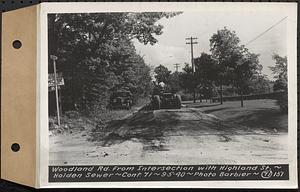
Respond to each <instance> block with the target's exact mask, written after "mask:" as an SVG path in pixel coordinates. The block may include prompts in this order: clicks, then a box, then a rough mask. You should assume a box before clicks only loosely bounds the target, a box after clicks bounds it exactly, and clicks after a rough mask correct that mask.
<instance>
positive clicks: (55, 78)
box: [50, 55, 60, 126]
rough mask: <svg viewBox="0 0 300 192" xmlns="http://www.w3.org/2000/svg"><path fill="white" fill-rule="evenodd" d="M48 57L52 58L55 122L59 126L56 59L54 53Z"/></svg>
mask: <svg viewBox="0 0 300 192" xmlns="http://www.w3.org/2000/svg"><path fill="white" fill-rule="evenodd" d="M50 59H52V60H53V70H54V81H55V99H56V111H57V124H58V125H59V126H60V114H59V103H58V102H59V101H58V84H57V74H56V60H57V57H56V56H55V55H50Z"/></svg>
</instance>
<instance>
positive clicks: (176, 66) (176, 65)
mask: <svg viewBox="0 0 300 192" xmlns="http://www.w3.org/2000/svg"><path fill="white" fill-rule="evenodd" d="M174 66H175V69H176V72H178V68H179V66H180V64H179V63H176V64H174Z"/></svg>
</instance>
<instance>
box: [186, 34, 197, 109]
mask: <svg viewBox="0 0 300 192" xmlns="http://www.w3.org/2000/svg"><path fill="white" fill-rule="evenodd" d="M185 40H187V41H188V42H186V44H188V45H191V63H192V72H193V77H195V65H194V49H193V46H194V45H195V44H198V42H196V40H197V37H189V38H185ZM193 97H194V103H196V91H195V87H194V93H193Z"/></svg>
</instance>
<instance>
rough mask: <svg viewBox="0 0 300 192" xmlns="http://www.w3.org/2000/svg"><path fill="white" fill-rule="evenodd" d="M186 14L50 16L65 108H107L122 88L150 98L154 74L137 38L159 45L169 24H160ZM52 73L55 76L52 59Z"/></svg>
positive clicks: (51, 42) (51, 43)
mask: <svg viewBox="0 0 300 192" xmlns="http://www.w3.org/2000/svg"><path fill="white" fill-rule="evenodd" d="M177 14H180V13H164V12H151V13H148V12H147V13H146V12H145V13H130V12H129V13H123V12H122V13H82V14H81V13H80V14H78V13H76V14H49V15H48V26H49V27H48V42H49V47H48V51H49V55H56V56H57V57H58V61H57V63H58V64H57V71H58V72H62V74H63V77H64V79H65V86H64V87H63V88H62V89H61V94H62V105H63V107H64V110H73V109H78V110H81V111H86V112H91V111H99V110H104V109H105V107H106V106H107V104H108V100H109V96H110V94H111V93H112V92H114V91H116V90H129V91H131V92H132V93H133V94H134V95H135V97H140V96H144V95H147V94H149V92H150V90H151V86H152V82H151V75H150V71H151V68H150V67H149V66H148V65H146V63H145V61H144V59H143V57H141V56H140V55H139V54H137V52H136V50H135V47H134V45H133V43H132V40H133V39H136V40H138V41H139V42H140V43H143V44H151V45H153V44H155V43H156V42H157V39H156V38H155V36H157V35H160V34H162V29H163V26H162V25H160V24H157V23H156V22H157V21H158V20H159V19H161V18H170V17H173V16H176V15H177ZM48 62H49V65H48V70H49V73H53V67H52V65H51V62H52V61H51V60H50V58H49V61H48Z"/></svg>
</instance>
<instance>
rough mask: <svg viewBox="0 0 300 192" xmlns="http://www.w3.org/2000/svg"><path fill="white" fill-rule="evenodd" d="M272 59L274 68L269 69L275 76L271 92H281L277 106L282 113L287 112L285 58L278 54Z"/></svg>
mask: <svg viewBox="0 0 300 192" xmlns="http://www.w3.org/2000/svg"><path fill="white" fill-rule="evenodd" d="M273 59H274V60H275V66H274V67H270V69H271V70H272V71H273V74H274V75H275V76H274V78H275V79H276V80H275V83H274V87H273V90H274V91H282V92H283V94H281V95H280V96H279V97H278V99H277V104H278V105H279V107H280V109H281V111H282V112H287V111H288V95H287V92H288V76H287V57H286V56H285V57H281V56H279V55H278V54H274V55H273Z"/></svg>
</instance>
